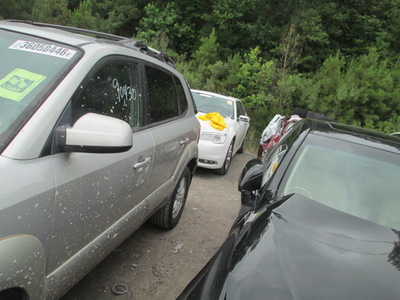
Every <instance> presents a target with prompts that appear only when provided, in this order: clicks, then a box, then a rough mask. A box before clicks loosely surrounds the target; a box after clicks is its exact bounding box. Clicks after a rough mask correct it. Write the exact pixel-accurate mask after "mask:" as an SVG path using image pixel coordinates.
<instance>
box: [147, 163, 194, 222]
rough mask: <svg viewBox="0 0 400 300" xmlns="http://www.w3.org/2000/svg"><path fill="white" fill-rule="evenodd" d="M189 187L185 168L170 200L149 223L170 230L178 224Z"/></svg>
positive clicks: (187, 170) (187, 173)
mask: <svg viewBox="0 0 400 300" xmlns="http://www.w3.org/2000/svg"><path fill="white" fill-rule="evenodd" d="M189 186H190V172H189V169H188V168H186V169H185V171H184V172H183V174H182V176H181V178H180V179H179V181H178V184H177V185H176V187H175V190H174V192H173V193H172V195H171V198H170V199H169V201H168V202H167V204H165V205H164V206H163V207H161V208H160V209H159V210H157V211H156V212H155V213H154V215H153V216H152V217H151V218H150V222H152V223H153V224H155V225H158V226H160V227H163V228H165V229H172V228H174V227H175V226H176V224H178V222H179V219H180V218H181V216H182V212H183V208H184V207H185V203H186V198H187V194H188V191H189Z"/></svg>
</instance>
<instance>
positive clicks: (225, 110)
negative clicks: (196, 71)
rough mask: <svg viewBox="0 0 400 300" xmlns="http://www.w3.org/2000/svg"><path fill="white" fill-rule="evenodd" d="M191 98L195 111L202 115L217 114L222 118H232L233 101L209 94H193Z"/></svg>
mask: <svg viewBox="0 0 400 300" xmlns="http://www.w3.org/2000/svg"><path fill="white" fill-rule="evenodd" d="M192 94H193V98H194V102H195V103H196V106H197V109H198V110H199V111H200V112H203V113H207V114H208V113H212V112H218V113H220V114H221V115H222V116H223V117H224V118H231V119H233V118H234V105H235V103H234V101H233V100H230V99H226V98H222V97H218V96H215V95H210V94H203V93H197V92H194V93H192Z"/></svg>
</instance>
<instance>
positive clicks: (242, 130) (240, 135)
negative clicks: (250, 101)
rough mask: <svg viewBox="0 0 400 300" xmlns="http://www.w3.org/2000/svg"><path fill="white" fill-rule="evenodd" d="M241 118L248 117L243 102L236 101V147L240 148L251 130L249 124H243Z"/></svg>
mask: <svg viewBox="0 0 400 300" xmlns="http://www.w3.org/2000/svg"><path fill="white" fill-rule="evenodd" d="M239 116H247V114H246V111H245V110H244V106H243V104H242V102H240V101H236V120H235V121H236V142H235V144H236V145H235V146H236V147H240V146H241V145H242V143H243V141H244V138H245V137H246V133H247V130H248V129H249V122H243V121H241V120H240V119H239Z"/></svg>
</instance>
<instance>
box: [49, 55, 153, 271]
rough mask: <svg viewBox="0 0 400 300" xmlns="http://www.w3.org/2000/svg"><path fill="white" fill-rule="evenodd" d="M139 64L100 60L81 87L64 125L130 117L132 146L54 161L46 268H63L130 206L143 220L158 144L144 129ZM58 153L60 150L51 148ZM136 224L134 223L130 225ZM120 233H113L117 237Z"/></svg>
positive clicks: (59, 156) (61, 155)
mask: <svg viewBox="0 0 400 300" xmlns="http://www.w3.org/2000/svg"><path fill="white" fill-rule="evenodd" d="M138 65H139V64H138V62H137V61H134V60H130V59H128V58H123V57H108V58H107V59H105V60H103V61H101V62H100V63H99V64H98V65H97V66H96V67H95V68H94V69H93V70H92V72H91V73H90V74H89V75H88V76H87V78H86V79H85V80H84V82H83V83H82V84H81V86H80V87H78V90H77V92H76V93H75V95H74V97H73V99H72V100H71V105H70V107H68V108H67V109H66V112H65V114H64V115H63V117H62V119H61V121H60V124H59V125H60V126H61V125H64V126H69V125H73V124H74V122H75V121H76V120H77V119H79V117H81V116H82V115H84V114H86V113H88V112H91V113H97V114H102V115H107V116H111V117H115V118H119V119H121V120H124V121H126V122H127V123H128V124H130V126H131V127H132V139H133V147H132V148H131V149H130V150H129V151H127V152H122V153H113V154H94V153H62V152H60V153H58V154H55V155H53V159H52V164H53V167H54V175H55V178H56V185H57V190H56V201H55V216H54V229H53V238H52V239H53V240H52V244H53V246H52V249H51V253H50V256H49V263H48V271H52V270H54V269H56V268H57V267H60V266H61V265H62V263H63V262H65V261H67V260H68V259H70V258H71V257H72V256H73V255H75V254H77V253H78V252H79V251H80V250H81V249H82V248H83V247H85V246H86V245H88V244H89V243H91V242H92V241H93V240H94V239H96V237H98V236H99V235H101V234H102V233H104V231H105V230H107V229H108V228H110V227H111V226H112V225H113V224H114V223H115V222H116V221H118V220H119V219H121V218H122V217H123V216H124V215H125V214H127V213H128V212H129V211H131V210H132V209H136V210H137V212H138V213H137V222H138V223H141V222H142V221H143V218H144V217H145V213H146V211H147V204H146V203H145V201H143V200H144V199H145V197H146V196H147V195H148V194H149V193H150V192H149V189H148V184H149V180H150V174H151V169H152V162H153V157H154V143H153V139H152V137H151V135H150V132H149V131H148V130H147V129H144V127H142V110H143V107H142V97H141V94H142V91H141V88H140V86H141V85H140V78H139V71H138ZM53 151H57V149H53ZM130 225H131V226H132V224H130ZM117 236H118V232H115V233H113V234H112V235H110V236H109V239H113V238H116V237H117Z"/></svg>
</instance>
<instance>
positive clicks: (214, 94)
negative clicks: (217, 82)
mask: <svg viewBox="0 0 400 300" xmlns="http://www.w3.org/2000/svg"><path fill="white" fill-rule="evenodd" d="M191 91H192V92H193V93H199V94H206V95H210V96H214V97H219V98H224V99H227V100H232V101H240V99H238V98H235V97H232V96H226V95H221V94H218V93H214V92H209V91H203V90H196V89H191Z"/></svg>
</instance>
